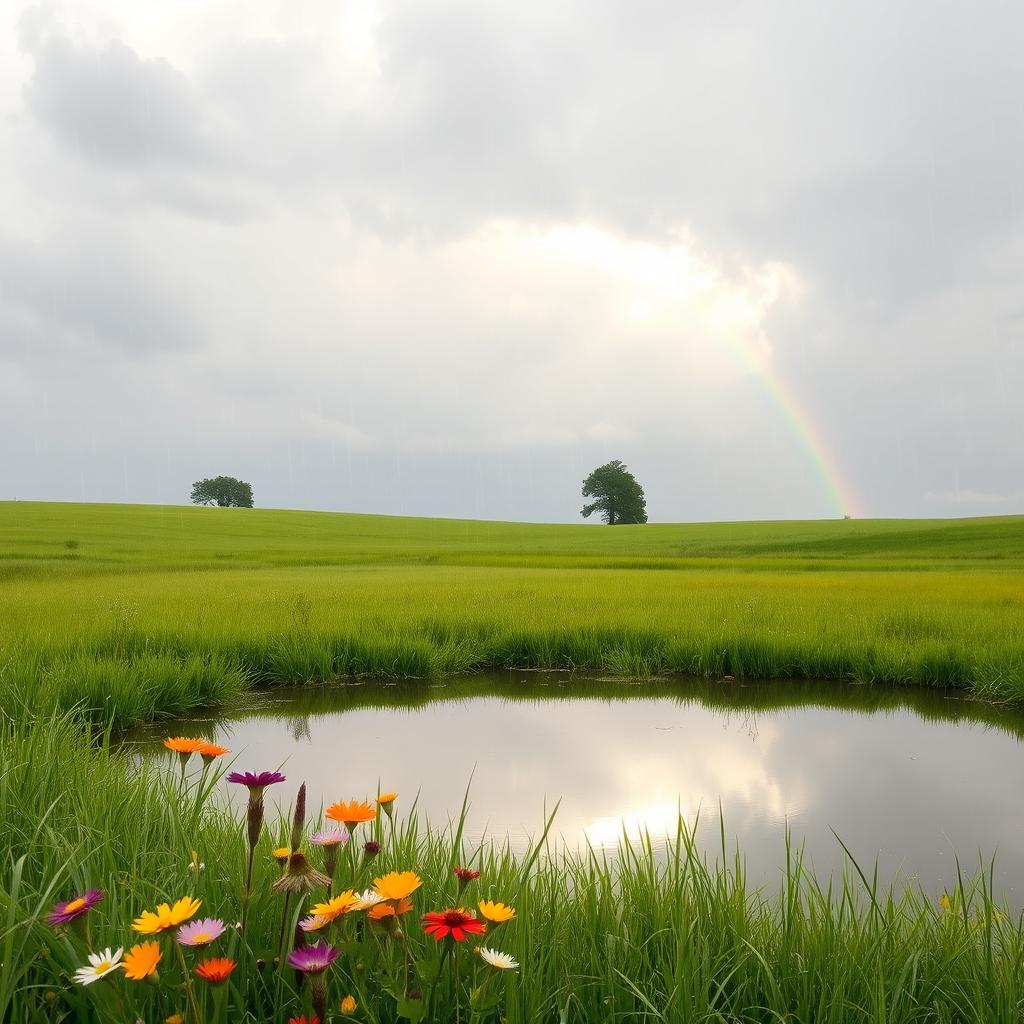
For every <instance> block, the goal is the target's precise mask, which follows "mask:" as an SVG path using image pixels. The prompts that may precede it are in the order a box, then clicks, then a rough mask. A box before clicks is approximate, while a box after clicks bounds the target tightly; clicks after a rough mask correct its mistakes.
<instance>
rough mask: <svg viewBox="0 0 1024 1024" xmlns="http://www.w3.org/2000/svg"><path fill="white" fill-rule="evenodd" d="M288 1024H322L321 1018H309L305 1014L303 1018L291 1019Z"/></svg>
mask: <svg viewBox="0 0 1024 1024" xmlns="http://www.w3.org/2000/svg"><path fill="white" fill-rule="evenodd" d="M288 1024H320V1018H319V1017H307V1016H306V1015H305V1014H303V1015H302V1016H301V1017H289V1018H288Z"/></svg>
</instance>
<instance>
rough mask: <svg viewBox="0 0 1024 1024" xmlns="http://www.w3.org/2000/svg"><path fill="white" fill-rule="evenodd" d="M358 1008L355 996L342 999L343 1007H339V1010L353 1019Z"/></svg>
mask: <svg viewBox="0 0 1024 1024" xmlns="http://www.w3.org/2000/svg"><path fill="white" fill-rule="evenodd" d="M356 1006H357V1003H356V1000H355V996H345V998H344V999H342V1001H341V1006H339V1007H338V1009H339V1010H341V1012H342V1013H343V1014H345V1016H346V1017H351V1016H352V1014H353V1013H355V1012H356Z"/></svg>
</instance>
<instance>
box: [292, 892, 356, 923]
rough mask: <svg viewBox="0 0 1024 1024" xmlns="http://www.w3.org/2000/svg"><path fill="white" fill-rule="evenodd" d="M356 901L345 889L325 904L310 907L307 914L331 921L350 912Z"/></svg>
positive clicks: (354, 896)
mask: <svg viewBox="0 0 1024 1024" xmlns="http://www.w3.org/2000/svg"><path fill="white" fill-rule="evenodd" d="M358 900H359V897H358V896H356V894H355V892H353V891H352V890H351V889H346V890H345V891H344V892H339V893H338V895H337V896H332V897H331V898H330V899H329V900H327V902H326V903H317V904H315V905H314V906H312V907H310V909H309V913H310V916H311V917H323V918H326V919H327V920H328V921H333V920H335V918H338V917H341V915H342V914H347V913H348V912H349V911H350V910H352V908H353V907H354V906H355V905H356V903H357V902H358ZM309 930H310V929H308V928H304V929H303V931H309Z"/></svg>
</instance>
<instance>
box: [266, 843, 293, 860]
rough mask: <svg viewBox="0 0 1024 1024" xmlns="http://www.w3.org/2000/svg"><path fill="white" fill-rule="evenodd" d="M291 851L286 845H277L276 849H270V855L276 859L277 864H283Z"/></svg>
mask: <svg viewBox="0 0 1024 1024" xmlns="http://www.w3.org/2000/svg"><path fill="white" fill-rule="evenodd" d="M291 855H292V851H291V850H289V849H288V847H287V846H279V847H278V848H277V849H276V850H271V851H270V856H271V857H273V858H274V860H276V861H277V863H278V864H285V863H287V861H288V858H289V857H291Z"/></svg>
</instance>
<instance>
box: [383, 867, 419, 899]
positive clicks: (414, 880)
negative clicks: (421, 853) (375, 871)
mask: <svg viewBox="0 0 1024 1024" xmlns="http://www.w3.org/2000/svg"><path fill="white" fill-rule="evenodd" d="M422 884H423V880H422V879H421V878H420V876H419V875H417V874H416V872H415V871H392V872H390V873H389V874H387V875H381V876H380V878H375V879H374V880H373V888H374V891H375V892H376V893H377V895H378V896H380V898H381V899H384V900H402V899H405V898H406V897H407V896H411V895H412V894H413V893H414V892H415V891H416V890H417V889H418V888H419V887H420V886H421V885H422Z"/></svg>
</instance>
